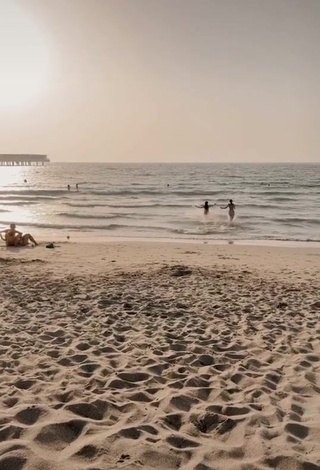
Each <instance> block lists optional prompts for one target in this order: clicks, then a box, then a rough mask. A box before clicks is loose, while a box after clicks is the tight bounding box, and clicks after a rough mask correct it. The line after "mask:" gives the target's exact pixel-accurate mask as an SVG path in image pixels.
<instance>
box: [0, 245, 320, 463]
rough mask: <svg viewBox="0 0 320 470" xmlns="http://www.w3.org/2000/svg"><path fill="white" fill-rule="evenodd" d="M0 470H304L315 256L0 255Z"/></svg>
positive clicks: (120, 250) (309, 431)
mask: <svg viewBox="0 0 320 470" xmlns="http://www.w3.org/2000/svg"><path fill="white" fill-rule="evenodd" d="M0 267H1V285H0V292H1V295H0V334H1V340H0V369H1V376H0V378H1V380H0V391H1V395H0V470H20V469H24V470H82V469H85V470H112V469H128V470H129V469H130V470H140V469H143V470H154V469H159V470H171V469H183V470H267V469H270V468H272V469H280V470H316V469H318V470H319V469H320V374H319V372H320V341H319V340H320V323H319V317H320V294H319V292H320V249H319V248H285V247H263V246H245V245H235V244H234V245H211V244H195V243H192V244H188V243H157V242H152V243H151V242H150V243H143V242H141V241H140V242H138V241H137V242H127V241H115V242H108V243H93V244H89V243H61V244H58V246H57V247H56V248H55V249H52V250H50V249H46V248H45V245H41V246H39V247H36V248H25V249H22V248H21V249H16V250H15V249H6V248H4V247H1V248H0Z"/></svg>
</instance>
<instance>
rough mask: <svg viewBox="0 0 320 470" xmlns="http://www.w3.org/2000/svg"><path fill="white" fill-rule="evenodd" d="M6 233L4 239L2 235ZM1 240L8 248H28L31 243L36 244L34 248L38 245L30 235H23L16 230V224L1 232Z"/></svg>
mask: <svg viewBox="0 0 320 470" xmlns="http://www.w3.org/2000/svg"><path fill="white" fill-rule="evenodd" d="M3 233H4V237H3V236H2V234H3ZM1 238H2V240H4V241H5V242H6V246H27V245H28V244H29V241H30V242H31V243H33V244H34V246H36V245H38V243H37V242H36V241H35V239H34V238H33V236H32V235H30V233H26V234H24V235H23V234H22V232H19V231H18V230H17V229H16V225H15V224H10V228H9V229H7V230H3V231H2V232H1Z"/></svg>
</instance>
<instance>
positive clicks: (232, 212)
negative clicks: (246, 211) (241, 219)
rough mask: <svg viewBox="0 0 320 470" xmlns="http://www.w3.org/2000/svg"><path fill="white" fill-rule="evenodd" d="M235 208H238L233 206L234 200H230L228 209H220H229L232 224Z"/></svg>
mask: <svg viewBox="0 0 320 470" xmlns="http://www.w3.org/2000/svg"><path fill="white" fill-rule="evenodd" d="M235 208H236V206H235V205H234V204H233V202H232V199H230V200H229V204H228V205H226V207H220V209H229V219H230V222H232V221H233V219H234V210H235Z"/></svg>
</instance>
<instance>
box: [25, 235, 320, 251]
mask: <svg viewBox="0 0 320 470" xmlns="http://www.w3.org/2000/svg"><path fill="white" fill-rule="evenodd" d="M32 233H33V232H32ZM56 233H57V232H55V234H52V236H51V234H49V235H48V237H44V236H43V234H41V233H40V232H38V233H37V232H35V238H36V239H39V242H40V243H50V241H54V242H55V243H68V241H67V240H66V238H67V235H64V236H63V237H61V236H55V235H56ZM69 237H70V242H75V243H93V244H95V243H97V244H104V243H110V242H111V243H114V242H115V243H117V242H119V243H123V242H128V243H131V242H137V243H181V244H195V245H236V246H266V247H273V246H274V247H288V248H320V241H313V240H310V241H306V240H274V239H272V240H270V239H232V238H230V239H208V240H206V239H195V238H166V237H163V238H160V237H159V238H157V237H125V236H115V237H112V236H105V235H95V236H90V235H88V236H87V235H81V234H80V235H78V234H75V233H72V235H69Z"/></svg>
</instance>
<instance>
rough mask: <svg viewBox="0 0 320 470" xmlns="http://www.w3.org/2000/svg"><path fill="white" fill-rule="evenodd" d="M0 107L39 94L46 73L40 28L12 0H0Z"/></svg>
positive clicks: (24, 101)
mask: <svg viewBox="0 0 320 470" xmlns="http://www.w3.org/2000/svg"><path fill="white" fill-rule="evenodd" d="M0 66H1V67H0V108H11V107H20V106H23V105H25V104H27V103H29V102H30V101H32V99H33V98H35V97H36V96H37V94H39V93H40V92H41V91H42V90H43V88H44V86H45V82H46V78H47V74H48V53H47V48H46V45H45V43H44V40H43V38H42V36H41V33H40V31H39V30H38V29H37V28H36V26H35V24H34V23H33V22H32V21H31V20H30V19H29V18H28V17H27V16H26V15H25V13H24V12H23V11H22V10H21V9H20V8H19V7H18V6H17V5H15V4H14V2H13V1H12V0H0Z"/></svg>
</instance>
